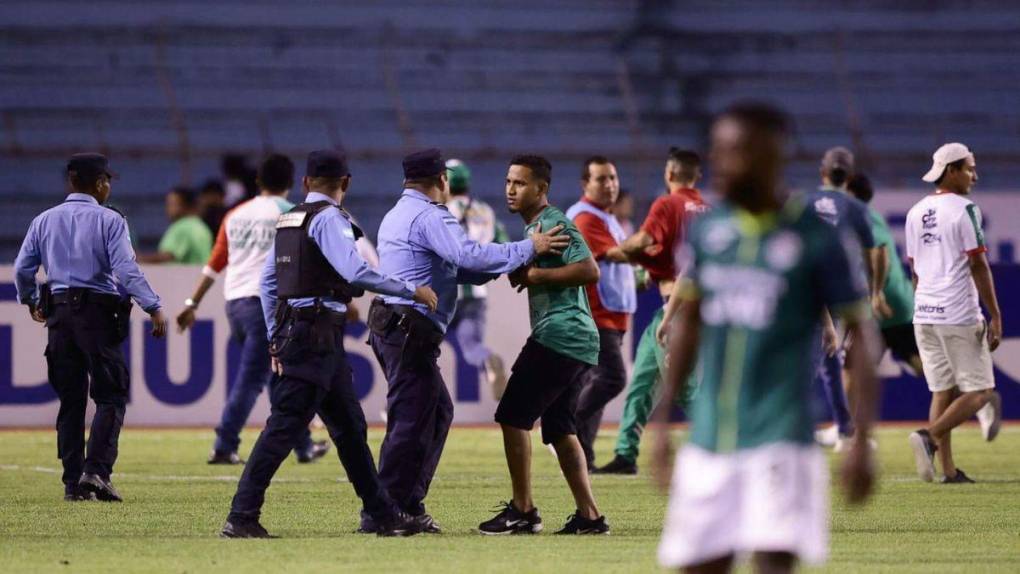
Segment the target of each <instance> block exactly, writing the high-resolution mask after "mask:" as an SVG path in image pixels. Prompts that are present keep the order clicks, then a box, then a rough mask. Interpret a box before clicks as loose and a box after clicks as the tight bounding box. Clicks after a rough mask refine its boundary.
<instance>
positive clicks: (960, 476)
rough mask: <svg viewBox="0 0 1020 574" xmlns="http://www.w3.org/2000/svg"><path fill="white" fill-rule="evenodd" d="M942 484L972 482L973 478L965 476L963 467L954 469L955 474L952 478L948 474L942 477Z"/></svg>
mask: <svg viewBox="0 0 1020 574" xmlns="http://www.w3.org/2000/svg"><path fill="white" fill-rule="evenodd" d="M942 484H974V479H973V478H971V477H969V476H967V475H966V474H965V473H964V472H963V469H959V468H958V469H956V475H955V476H953V477H952V478H950V477H948V476H943V477H942Z"/></svg>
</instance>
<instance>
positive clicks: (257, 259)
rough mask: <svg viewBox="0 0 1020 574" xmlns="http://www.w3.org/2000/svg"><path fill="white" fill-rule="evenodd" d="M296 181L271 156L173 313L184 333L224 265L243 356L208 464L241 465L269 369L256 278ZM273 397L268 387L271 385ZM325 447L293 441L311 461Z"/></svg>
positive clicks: (290, 167)
mask: <svg viewBox="0 0 1020 574" xmlns="http://www.w3.org/2000/svg"><path fill="white" fill-rule="evenodd" d="M293 185H294V164H293V163H292V162H291V161H290V159H289V158H288V157H287V156H283V155H279V154H271V155H269V156H267V157H266V159H265V160H263V162H262V164H261V165H260V166H259V171H258V186H259V189H260V190H261V192H260V194H259V195H257V196H255V197H253V198H251V199H249V200H247V201H243V202H242V203H240V204H238V205H237V206H236V207H234V208H233V209H231V210H230V211H229V212H228V213H227V214H226V216H224V218H223V222H222V223H221V224H220V229H219V232H218V233H217V234H216V244H215V245H214V246H213V250H212V255H210V257H209V261H208V263H207V264H206V266H205V267H204V268H203V269H202V277H201V279H199V282H198V285H197V286H196V287H195V292H194V294H193V295H192V296H191V297H189V298H188V299H186V300H185V301H184V310H183V311H181V312H180V314H178V315H177V327H178V331H179V332H181V333H183V332H184V331H186V330H187V329H188V328H189V327H191V326H192V325H194V323H195V311H196V310H197V309H198V305H199V303H201V302H202V298H203V297H204V296H205V294H206V292H207V291H209V288H210V287H212V284H213V282H214V281H215V280H216V277H217V275H219V273H220V272H221V271H223V270H224V269H226V271H227V273H226V279H225V280H224V282H223V294H224V296H225V298H226V300H227V319H228V320H229V321H230V330H231V331H232V334H233V337H234V340H235V341H237V342H238V343H239V344H240V345H241V360H240V365H239V368H238V370H237V375H236V376H235V377H234V381H233V384H232V385H231V387H230V393H229V394H228V396H227V402H226V404H225V405H223V414H222V416H221V417H220V424H219V426H217V427H216V441H215V443H214V444H213V449H212V452H211V453H210V454H209V459H208V462H209V464H243V463H244V461H243V460H242V459H241V457H240V456H239V455H238V454H237V449H238V448H239V447H240V445H241V436H240V433H241V429H242V428H244V425H245V423H246V422H247V421H248V416H249V415H250V414H251V411H252V408H254V406H255V401H256V400H257V399H258V397H259V394H260V393H261V392H262V389H263V388H264V387H266V385H268V384H270V381H271V380H272V377H273V373H272V371H271V370H270V366H269V340H268V337H267V336H266V324H265V318H264V316H263V314H262V302H261V301H260V300H259V279H260V277H261V276H262V268H263V267H264V265H265V262H266V257H268V255H269V249H270V248H271V247H272V246H273V242H274V240H275V239H276V220H277V219H279V217H280V214H281V213H285V212H287V211H290V209H291V208H292V207H294V205H293V204H292V203H290V202H289V201H287V194H288V193H289V192H290V189H291V187H293ZM270 400H272V389H270ZM328 450H329V443H328V442H326V441H318V442H315V441H312V437H311V433H310V432H306V433H305V434H304V435H303V436H302V437H301V439H299V440H298V443H297V444H296V445H295V448H294V452H295V453H296V454H297V459H298V462H312V461H314V460H316V459H318V458H321V457H322V456H323V455H325V454H326V452H327V451H328Z"/></svg>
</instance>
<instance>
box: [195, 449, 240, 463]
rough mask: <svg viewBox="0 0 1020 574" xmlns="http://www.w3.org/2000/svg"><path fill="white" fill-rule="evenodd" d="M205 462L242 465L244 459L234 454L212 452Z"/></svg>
mask: <svg viewBox="0 0 1020 574" xmlns="http://www.w3.org/2000/svg"><path fill="white" fill-rule="evenodd" d="M205 462H206V463H207V464H244V459H242V458H241V457H239V456H237V453H236V452H218V451H215V450H214V451H212V452H210V453H209V458H208V459H207V460H206V461H205Z"/></svg>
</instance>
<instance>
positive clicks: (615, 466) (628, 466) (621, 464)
mask: <svg viewBox="0 0 1020 574" xmlns="http://www.w3.org/2000/svg"><path fill="white" fill-rule="evenodd" d="M637 470H638V469H637V463H636V462H634V461H633V460H628V459H626V458H623V457H622V456H620V455H616V456H615V457H613V460H611V461H609V464H607V465H606V466H603V467H601V468H596V469H593V470H592V471H591V472H592V474H637Z"/></svg>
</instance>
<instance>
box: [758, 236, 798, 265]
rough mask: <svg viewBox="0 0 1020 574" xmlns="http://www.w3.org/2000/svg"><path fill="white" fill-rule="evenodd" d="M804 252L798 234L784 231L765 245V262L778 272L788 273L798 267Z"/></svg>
mask: <svg viewBox="0 0 1020 574" xmlns="http://www.w3.org/2000/svg"><path fill="white" fill-rule="evenodd" d="M803 251H804V246H803V243H802V242H801V240H800V238H799V237H797V234H795V233H793V232H790V231H783V232H780V233H778V234H776V236H775V237H772V238H771V239H769V240H768V242H767V243H766V244H765V261H766V262H767V263H768V264H769V267H772V268H773V269H775V270H777V271H786V270H788V269H790V268H791V267H793V266H794V265H796V263H797V261H799V260H800V256H801V253H802V252H803Z"/></svg>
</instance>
